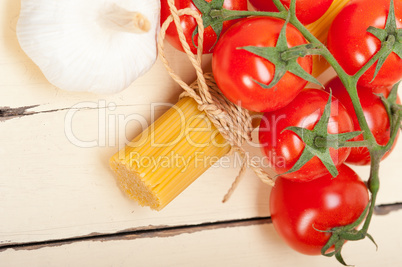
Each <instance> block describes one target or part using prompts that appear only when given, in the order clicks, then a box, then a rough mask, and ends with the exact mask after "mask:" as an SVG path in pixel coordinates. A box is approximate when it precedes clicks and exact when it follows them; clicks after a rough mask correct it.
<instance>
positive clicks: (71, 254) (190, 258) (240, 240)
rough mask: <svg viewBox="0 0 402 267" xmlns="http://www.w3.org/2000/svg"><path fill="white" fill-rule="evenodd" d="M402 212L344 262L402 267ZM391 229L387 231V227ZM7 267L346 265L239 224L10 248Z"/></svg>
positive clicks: (349, 250) (267, 227)
mask: <svg viewBox="0 0 402 267" xmlns="http://www.w3.org/2000/svg"><path fill="white" fill-rule="evenodd" d="M401 220H402V211H399V212H395V213H391V214H390V215H389V216H384V217H376V218H375V220H374V222H373V225H372V228H371V231H370V232H371V234H373V236H374V237H375V239H376V241H377V243H378V245H379V249H378V251H376V248H375V246H374V245H373V244H372V243H370V241H368V240H365V241H360V242H354V243H353V242H349V243H348V244H346V245H345V248H344V258H345V260H346V261H347V263H349V264H355V265H356V266H366V267H371V266H372V267H374V266H399V264H400V262H401V261H402V255H401V254H400V250H401V249H402V242H401V241H400V240H398V239H396V238H395V237H396V236H401V235H402V229H401V227H400V222H401ZM384 226H386V227H384ZM0 261H1V262H2V263H7V266H26V265H29V266H43V267H44V266H273V267H274V266H278V267H279V266H309V267H315V266H316V267H318V266H320V267H321V266H328V267H331V266H334V267H336V266H341V265H340V264H339V263H338V262H336V260H335V259H334V258H326V257H322V256H305V255H302V254H298V253H296V252H294V251H292V250H291V249H290V248H288V247H287V245H286V244H284V242H283V241H282V240H281V239H280V238H279V237H278V236H277V234H276V233H275V231H274V229H273V226H272V224H269V223H265V224H257V225H242V226H239V225H237V226H236V227H222V228H218V229H206V230H203V231H193V232H188V231H182V232H181V233H180V232H175V233H174V235H172V234H168V233H166V236H162V235H160V236H158V237H155V236H152V237H139V236H131V237H130V236H127V237H125V238H121V239H120V240H98V241H83V242H75V243H72V244H65V245H60V246H49V247H42V248H35V247H33V248H31V249H29V248H27V249H25V250H12V249H9V250H6V251H5V252H2V253H0Z"/></svg>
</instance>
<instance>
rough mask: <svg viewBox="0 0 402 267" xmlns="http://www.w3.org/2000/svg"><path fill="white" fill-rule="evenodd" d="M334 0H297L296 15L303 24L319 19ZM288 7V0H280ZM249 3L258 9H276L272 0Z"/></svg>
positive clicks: (255, 0)
mask: <svg viewBox="0 0 402 267" xmlns="http://www.w3.org/2000/svg"><path fill="white" fill-rule="evenodd" d="M333 1H334V0H315V1H314V0H297V1H296V16H297V18H298V19H299V21H300V22H301V23H303V24H305V25H307V24H310V23H312V22H314V21H316V20H317V19H319V18H320V17H321V16H322V15H324V13H325V12H326V11H327V10H328V8H329V7H330V6H331V4H332V2H333ZM281 2H282V4H283V5H284V6H285V7H287V8H289V6H290V0H281ZM250 3H251V4H252V5H253V6H254V7H255V9H257V10H259V11H271V12H275V11H278V9H277V8H276V6H275V4H274V2H273V1H272V0H250Z"/></svg>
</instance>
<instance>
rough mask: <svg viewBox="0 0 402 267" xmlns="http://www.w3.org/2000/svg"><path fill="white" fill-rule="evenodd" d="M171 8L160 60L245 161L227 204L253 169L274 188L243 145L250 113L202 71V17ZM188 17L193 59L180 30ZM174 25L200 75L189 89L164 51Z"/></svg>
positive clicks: (171, 1) (248, 135)
mask: <svg viewBox="0 0 402 267" xmlns="http://www.w3.org/2000/svg"><path fill="white" fill-rule="evenodd" d="M168 5H169V8H170V11H171V15H170V16H169V17H168V18H167V19H166V21H165V22H164V23H163V24H162V26H161V29H160V32H159V36H158V52H159V57H160V59H161V60H162V62H163V64H164V65H165V68H166V69H167V71H168V73H169V75H170V76H171V77H172V79H173V80H174V81H175V82H176V83H177V84H179V85H180V86H181V87H182V88H183V90H184V92H183V93H182V94H181V96H180V97H191V98H193V99H194V100H195V101H196V102H197V104H198V109H199V110H200V111H204V112H205V113H206V114H207V116H208V118H209V119H210V120H211V122H212V123H213V124H214V125H215V127H216V128H217V129H218V130H219V132H220V133H221V135H222V136H223V137H224V138H225V139H226V140H227V142H228V143H229V144H230V145H231V147H232V149H231V152H230V153H238V154H239V155H240V156H241V158H242V164H241V167H240V170H239V173H238V175H237V176H236V178H235V180H234V182H233V184H232V186H231V188H230V189H229V190H228V192H227V193H226V195H225V196H224V198H223V202H226V201H227V200H228V199H229V198H230V196H231V195H232V194H233V192H234V191H235V189H236V187H237V186H238V184H239V183H240V181H241V178H242V177H243V176H244V175H243V174H244V173H245V171H246V170H247V169H248V168H250V169H252V170H253V171H254V173H255V174H256V175H257V176H258V177H259V178H260V179H261V181H262V182H264V183H266V184H269V185H271V186H273V185H274V180H273V179H272V177H271V175H269V174H268V173H267V172H266V171H264V170H263V169H262V168H261V167H259V166H258V164H257V163H256V162H255V160H253V159H252V158H251V157H250V155H249V153H247V152H246V151H245V150H244V148H243V147H242V145H243V144H244V143H245V142H247V141H251V132H252V130H253V127H252V124H251V122H252V120H251V116H250V114H249V112H248V110H246V109H244V108H242V107H241V106H240V105H236V104H234V103H232V102H231V101H229V100H228V99H227V98H226V97H225V96H224V95H223V94H222V93H221V92H220V90H219V88H218V86H217V85H216V83H215V80H214V77H213V75H212V74H211V73H204V72H203V70H202V64H201V63H202V62H201V61H202V51H203V37H204V26H203V21H202V17H201V15H200V14H199V13H198V12H197V11H195V10H192V9H190V8H186V9H181V10H177V8H176V7H175V5H174V0H168ZM183 15H189V16H192V17H193V18H194V19H195V20H196V22H197V25H198V39H197V40H198V46H197V54H196V55H194V54H193V52H192V51H191V49H190V46H189V44H188V43H187V40H186V37H185V35H184V32H183V28H182V27H181V26H180V16H183ZM172 22H174V24H175V26H176V28H177V32H178V36H179V39H180V42H181V44H182V47H183V50H184V52H185V53H186V55H187V57H188V59H189V60H190V62H191V64H192V66H193V67H194V69H195V71H196V75H197V80H196V81H195V82H194V83H192V84H191V85H188V84H187V83H185V82H184V81H183V80H182V79H181V78H180V77H179V76H178V75H177V74H176V73H175V71H174V70H173V69H172V67H171V66H170V64H169V62H168V60H167V58H166V55H165V52H164V51H165V47H164V39H165V35H166V30H167V28H168V27H169V25H170V24H171V23H172Z"/></svg>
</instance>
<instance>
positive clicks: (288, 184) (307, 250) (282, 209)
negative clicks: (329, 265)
mask: <svg viewBox="0 0 402 267" xmlns="http://www.w3.org/2000/svg"><path fill="white" fill-rule="evenodd" d="M338 170H339V174H338V176H337V177H336V178H333V177H332V176H331V175H330V174H329V175H326V176H323V177H320V178H318V179H315V180H313V181H310V182H304V183H300V182H295V181H291V180H289V179H284V178H282V177H279V178H278V179H277V180H276V182H275V186H274V187H273V188H272V191H271V196H270V210H271V218H272V223H273V225H274V227H275V229H276V231H277V232H278V234H279V235H280V236H281V237H282V238H283V239H284V240H285V241H286V243H287V244H288V245H289V246H290V247H292V248H293V249H295V250H296V251H298V252H300V253H303V254H308V255H318V254H320V253H321V249H322V247H323V246H324V245H325V244H326V243H327V242H328V239H329V238H330V235H331V234H330V233H324V232H320V231H317V230H316V229H318V230H323V231H325V230H330V229H332V228H334V227H338V226H344V225H348V224H351V223H353V222H355V221H356V220H357V219H358V218H359V216H360V215H361V214H362V212H363V211H364V209H365V208H366V206H367V204H368V201H369V196H368V191H367V188H366V186H365V184H364V183H363V182H362V181H361V180H360V178H359V177H358V175H357V174H356V173H355V172H354V171H353V170H352V169H351V168H349V167H348V166H346V165H344V164H342V165H341V166H339V168H338Z"/></svg>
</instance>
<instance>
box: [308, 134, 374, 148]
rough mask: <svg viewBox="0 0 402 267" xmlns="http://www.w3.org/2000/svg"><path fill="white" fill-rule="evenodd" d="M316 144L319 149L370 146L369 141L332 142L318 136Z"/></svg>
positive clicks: (315, 140)
mask: <svg viewBox="0 0 402 267" xmlns="http://www.w3.org/2000/svg"><path fill="white" fill-rule="evenodd" d="M314 144H315V145H316V146H317V147H334V148H339V147H367V146H369V142H368V141H367V140H362V141H346V142H344V141H340V140H338V139H336V140H331V139H327V138H325V137H320V136H317V137H316V138H315V139H314Z"/></svg>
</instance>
